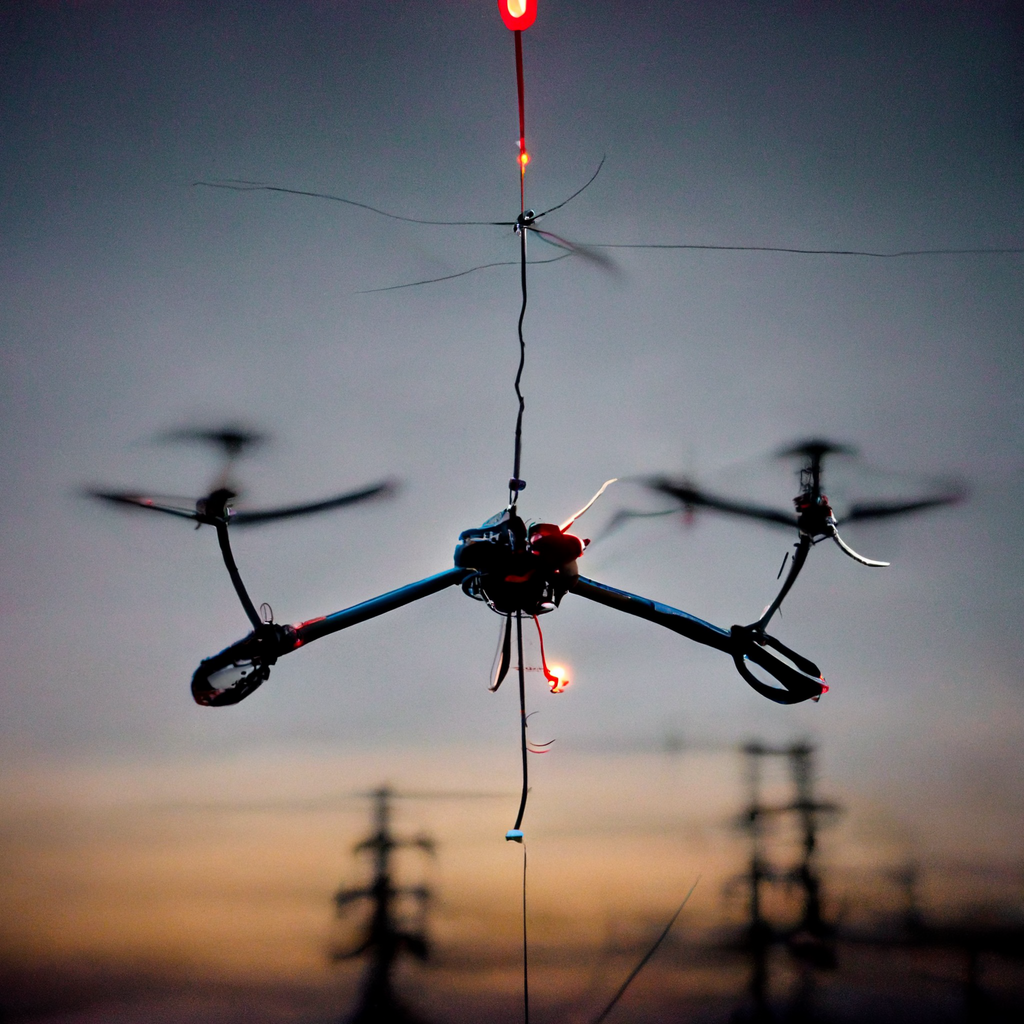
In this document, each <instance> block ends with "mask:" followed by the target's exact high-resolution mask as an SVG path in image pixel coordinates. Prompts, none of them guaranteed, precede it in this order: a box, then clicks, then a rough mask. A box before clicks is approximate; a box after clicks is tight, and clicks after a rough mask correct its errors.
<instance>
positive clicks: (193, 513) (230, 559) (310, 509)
mask: <svg viewBox="0 0 1024 1024" xmlns="http://www.w3.org/2000/svg"><path fill="white" fill-rule="evenodd" d="M266 440H267V438H266V436H265V435H264V434H259V433H255V432H253V431H250V430H244V429H242V428H241V427H237V426H226V427H220V428H216V429H204V428H192V427H187V428H184V429H181V430H172V431H169V432H167V433H166V434H161V435H160V436H159V437H158V438H157V441H160V442H163V441H170V442H178V441H184V442H188V443H191V442H199V443H201V444H211V445H213V446H214V447H215V448H219V449H220V450H221V451H222V453H223V456H224V464H223V466H222V467H221V471H220V474H219V475H218V477H217V479H216V480H215V481H214V484H213V488H212V489H211V490H210V492H209V494H207V495H206V496H205V497H202V498H199V499H198V500H197V501H196V502H195V503H194V504H193V505H192V507H191V508H190V507H189V506H188V503H187V502H184V503H176V502H175V500H174V499H167V500H161V499H158V498H150V497H145V496H143V495H140V494H135V493H132V492H128V491H101V490H96V489H91V488H89V489H86V492H85V493H86V494H88V495H89V496H90V497H93V498H98V499H100V500H101V501H106V502H109V503H111V504H114V505H119V506H128V507H131V508H142V509H151V510H153V511H155V512H164V513H166V514H167V515H172V516H177V517H179V518H181V519H190V520H192V521H193V522H194V523H195V524H196V529H199V527H200V526H212V527H213V528H214V529H215V530H216V531H217V541H218V543H219V545H220V551H221V557H222V558H223V559H224V565H225V567H226V568H227V570H228V575H229V576H230V577H231V582H232V584H233V585H234V588H235V593H236V594H237V595H238V599H239V601H241V603H242V608H243V609H244V610H245V614H246V616H247V617H248V619H249V621H250V622H251V623H252V626H253V629H255V630H257V631H259V630H262V629H263V627H264V626H265V622H264V620H263V619H262V618H261V617H260V615H259V614H258V613H257V611H256V608H255V606H254V605H253V603H252V601H251V600H250V598H249V594H248V592H247V591H246V589H245V584H244V583H242V577H241V575H240V574H239V572H238V566H237V565H236V564H235V559H234V556H233V555H232V553H231V542H230V540H229V539H228V527H229V526H231V525H235V526H251V525H256V524H259V523H268V522H272V521H274V520H278V519H293V518H295V517H297V516H305V515H311V514H313V513H314V512H326V511H328V510H329V509H335V508H342V507H344V506H345V505H354V504H356V503H357V502H361V501H366V500H368V499H370V498H378V497H384V496H386V495H388V494H391V493H393V492H394V490H395V484H394V483H393V482H391V481H383V482H381V483H379V484H374V485H372V486H371V487H364V488H362V489H361V490H358V491H350V492H348V493H347V494H338V495H335V496H334V497H332V498H325V499H323V500H321V501H314V502H306V503H304V504H301V505H286V506H282V507H279V508H268V509H251V510H248V509H242V510H239V511H236V510H235V509H234V508H233V507H232V506H231V503H232V502H233V501H234V499H235V498H236V497H237V496H238V495H237V492H236V491H235V490H234V489H233V487H234V485H232V484H231V480H230V474H231V470H232V468H233V466H234V463H235V462H236V461H237V460H238V459H239V458H241V457H242V455H243V454H244V453H245V451H246V450H247V449H251V448H255V447H257V446H258V445H261V444H263V443H265V442H266Z"/></svg>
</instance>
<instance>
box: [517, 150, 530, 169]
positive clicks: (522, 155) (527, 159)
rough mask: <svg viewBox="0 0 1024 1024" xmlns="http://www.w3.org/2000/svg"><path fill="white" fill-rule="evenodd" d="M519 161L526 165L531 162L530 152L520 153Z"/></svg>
mask: <svg viewBox="0 0 1024 1024" xmlns="http://www.w3.org/2000/svg"><path fill="white" fill-rule="evenodd" d="M519 162H520V163H521V164H522V165H523V166H524V167H525V166H526V165H527V164H528V163H529V162H530V154H529V153H520V154H519Z"/></svg>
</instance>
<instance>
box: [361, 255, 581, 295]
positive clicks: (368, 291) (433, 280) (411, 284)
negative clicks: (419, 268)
mask: <svg viewBox="0 0 1024 1024" xmlns="http://www.w3.org/2000/svg"><path fill="white" fill-rule="evenodd" d="M575 255H576V253H575V252H565V253H562V255H561V256H552V257H551V258H550V259H546V260H530V261H529V262H530V265H531V266H533V265H534V264H536V263H557V262H558V261H559V260H564V259H568V258H569V257H570V256H575ZM519 262H520V261H519V260H499V261H498V262H497V263H481V264H480V266H478V267H470V268H469V270H460V271H458V273H455V274H445V276H444V277H428V278H425V279H424V280H422V281H406V283H405V284H389V285H387V286H386V287H385V288H361V289H360V290H359V291H357V292H356V295H373V294H374V293H375V292H394V291H398V289H399V288H415V287H416V286H417V285H421V284H437V283H438V282H439V281H454V280H455V278H457V277H465V276H466V275H467V274H474V273H476V271H478V270H490V268H491V267H514V266H517V265H518V264H519Z"/></svg>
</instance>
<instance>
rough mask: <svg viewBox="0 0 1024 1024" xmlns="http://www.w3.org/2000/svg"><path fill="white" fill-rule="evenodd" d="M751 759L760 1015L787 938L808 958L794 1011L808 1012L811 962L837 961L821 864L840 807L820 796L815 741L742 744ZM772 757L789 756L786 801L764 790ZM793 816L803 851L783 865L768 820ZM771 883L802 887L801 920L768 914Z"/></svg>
mask: <svg viewBox="0 0 1024 1024" xmlns="http://www.w3.org/2000/svg"><path fill="white" fill-rule="evenodd" d="M742 751H743V754H744V757H745V761H746V775H747V786H748V803H747V806H746V808H745V809H744V811H743V814H742V815H741V818H740V823H741V825H742V827H743V828H744V830H745V831H746V832H747V833H748V835H749V836H750V862H749V868H748V870H747V872H746V874H745V880H746V883H747V886H748V900H747V909H748V922H747V927H746V930H745V934H744V945H745V947H746V949H747V951H748V953H749V955H750V961H751V969H750V982H749V990H748V991H749V995H750V1001H751V1005H752V1014H753V1019H754V1020H756V1021H766V1020H771V1019H772V1013H771V1008H770V1002H769V990H770V978H769V957H770V951H771V949H772V947H773V946H775V945H784V946H785V947H786V948H787V949H788V951H789V953H790V955H791V956H793V957H794V958H795V959H796V960H798V961H799V962H800V963H801V964H803V965H805V968H806V969H805V972H804V975H803V984H802V986H801V991H800V992H799V993H798V994H797V999H796V1001H795V1004H794V1007H793V1011H794V1013H793V1016H797V1017H799V1016H803V1015H806V1013H807V1004H808V1003H809V1000H810V995H811V990H812V988H813V975H812V974H811V969H814V968H817V969H829V968H834V967H835V966H836V953H835V935H834V929H833V928H832V926H831V925H829V924H828V923H827V922H826V921H825V919H824V916H823V914H822V882H821V873H820V869H819V866H818V859H817V848H818V830H819V829H820V827H821V819H822V816H823V815H826V814H834V813H835V812H836V811H838V810H839V808H838V806H837V805H836V804H834V803H831V802H823V801H820V800H816V799H815V798H814V748H813V747H812V746H810V745H809V744H808V743H794V744H792V745H790V746H788V747H770V746H766V745H765V744H763V743H757V742H752V743H747V744H746V745H744V747H743V748H742ZM768 757H785V758H786V759H787V760H788V762H789V774H790V782H791V784H792V791H793V798H792V800H791V801H790V802H788V803H784V804H781V805H767V804H765V803H763V802H762V796H761V779H762V775H761V769H762V763H763V761H764V759H765V758H768ZM780 816H793V817H795V818H796V820H797V823H798V827H799V830H800V858H799V860H798V861H797V862H796V863H795V864H793V865H792V866H790V867H788V868H781V869H780V868H776V867H774V866H773V865H772V864H771V863H770V862H769V860H768V857H767V854H766V845H767V840H766V834H765V833H766V829H765V825H766V820H767V819H768V818H769V817H774V818H778V817H780ZM768 885H779V886H784V887H787V888H789V889H792V888H794V887H795V888H796V889H797V890H798V891H799V893H800V897H801V906H800V914H799V917H798V919H797V921H796V923H795V924H791V925H789V926H786V927H783V926H779V925H776V924H772V923H771V922H770V921H769V920H768V919H767V917H766V916H765V913H764V902H765V889H766V886H768Z"/></svg>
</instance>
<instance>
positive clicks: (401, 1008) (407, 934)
mask: <svg viewBox="0 0 1024 1024" xmlns="http://www.w3.org/2000/svg"><path fill="white" fill-rule="evenodd" d="M397 795H398V794H396V793H395V792H394V791H393V790H392V789H390V788H389V787H388V786H382V787H381V788H380V789H377V790H375V791H374V792H372V793H370V794H369V796H370V797H371V798H372V800H373V818H374V824H373V832H372V833H371V834H370V835H369V836H367V837H366V838H365V839H364V840H363V841H362V842H360V843H359V844H358V845H357V846H356V848H355V853H357V854H359V853H363V852H368V853H370V854H371V855H372V857H373V878H372V880H371V881H370V884H369V885H368V886H366V887H365V888H361V889H340V890H339V891H338V892H337V893H336V894H335V896H334V903H335V906H336V907H337V911H338V913H339V914H341V913H343V912H344V910H345V909H346V908H347V907H348V906H349V905H350V904H352V903H355V902H357V901H358V900H364V899H365V900H369V902H370V916H369V918H368V919H367V921H366V924H365V927H364V928H363V929H362V934H361V937H360V939H359V941H358V943H357V945H356V946H355V948H354V949H351V950H347V951H336V952H335V953H334V954H333V959H334V960H349V959H352V958H355V957H366V960H367V964H366V971H365V973H364V975H363V980H362V985H361V988H360V994H359V1001H358V1003H357V1005H356V1009H355V1011H354V1013H353V1014H352V1015H351V1016H350V1017H349V1018H348V1020H349V1021H350V1022H351V1024H421V1018H419V1017H418V1016H416V1014H414V1013H413V1012H412V1011H411V1010H410V1009H408V1008H407V1007H406V1006H405V1005H403V1003H402V1002H401V1001H400V1000H399V999H398V997H397V996H396V994H395V991H394V987H393V984H392V972H393V969H394V966H395V964H396V962H397V961H398V959H399V957H401V956H402V955H403V954H406V953H407V954H410V955H412V956H414V957H416V958H417V959H419V960H425V959H426V958H427V953H428V948H427V940H426V935H425V928H424V926H425V915H426V907H427V903H428V902H429V900H430V891H429V890H428V889H427V888H426V887H424V886H411V887H403V886H398V885H396V884H395V882H394V879H393V875H392V857H393V854H394V853H395V851H396V850H398V849H400V848H402V847H414V848H417V849H420V850H423V851H424V852H425V853H428V854H433V853H434V843H433V841H432V840H431V839H429V838H427V837H425V836H418V837H415V838H412V839H398V838H397V837H396V836H395V835H394V833H393V832H392V831H391V803H392V801H393V800H394V799H395V797H396V796H397ZM410 899H411V900H412V901H413V902H414V903H415V905H416V907H417V911H418V913H417V917H418V923H417V925H416V926H415V927H413V928H408V927H405V926H403V924H402V922H401V918H400V916H399V909H400V906H402V905H407V904H408V902H409V900H410Z"/></svg>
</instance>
